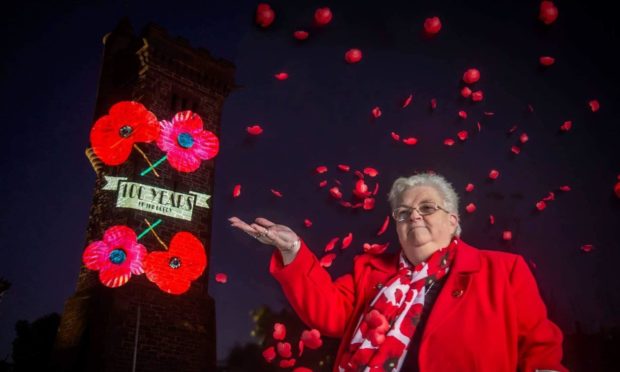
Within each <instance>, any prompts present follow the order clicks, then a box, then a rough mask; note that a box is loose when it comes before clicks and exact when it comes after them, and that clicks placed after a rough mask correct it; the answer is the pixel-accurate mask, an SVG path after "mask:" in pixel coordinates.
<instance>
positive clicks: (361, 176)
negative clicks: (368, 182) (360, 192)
mask: <svg viewBox="0 0 620 372" xmlns="http://www.w3.org/2000/svg"><path fill="white" fill-rule="evenodd" d="M353 173H355V177H357V178H359V179H364V173H362V172H360V171H358V170H355V172H353Z"/></svg>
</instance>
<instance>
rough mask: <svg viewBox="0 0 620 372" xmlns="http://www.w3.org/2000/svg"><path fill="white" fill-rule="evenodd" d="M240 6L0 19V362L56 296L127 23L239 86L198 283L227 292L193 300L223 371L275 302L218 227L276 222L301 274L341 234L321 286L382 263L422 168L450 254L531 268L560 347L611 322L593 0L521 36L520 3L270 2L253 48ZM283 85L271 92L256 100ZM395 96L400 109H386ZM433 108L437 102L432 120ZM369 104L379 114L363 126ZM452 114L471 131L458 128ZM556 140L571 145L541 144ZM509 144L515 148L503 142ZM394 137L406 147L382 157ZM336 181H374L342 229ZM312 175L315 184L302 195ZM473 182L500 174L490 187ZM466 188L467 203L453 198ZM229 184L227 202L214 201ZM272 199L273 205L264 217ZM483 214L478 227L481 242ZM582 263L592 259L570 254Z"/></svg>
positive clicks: (609, 62) (230, 103) (602, 94)
mask: <svg viewBox="0 0 620 372" xmlns="http://www.w3.org/2000/svg"><path fill="white" fill-rule="evenodd" d="M470 3H471V4H470ZM256 4H257V2H251V1H235V2H218V3H215V4H214V3H211V2H209V1H201V2H192V1H174V2H165V1H149V2H136V1H116V2H114V1H77V0H76V1H56V2H54V4H50V2H44V1H40V2H32V1H30V2H26V3H21V4H19V5H17V4H12V5H11V6H10V8H8V9H4V10H3V16H2V21H0V27H1V28H0V37H1V38H2V40H1V41H2V44H1V45H2V50H3V52H2V55H3V58H2V59H0V84H1V89H0V94H1V95H2V99H1V101H0V102H2V106H1V111H0V113H1V116H0V119H1V122H2V129H1V130H2V144H3V146H1V149H0V151H1V153H0V169H1V170H2V175H1V176H0V195H2V196H3V198H2V200H3V201H2V207H0V252H1V257H2V259H1V260H0V276H3V277H5V278H6V279H8V280H9V281H11V282H12V284H13V287H12V288H11V289H10V291H9V292H8V293H7V295H6V296H5V297H4V299H3V302H2V303H0V357H1V358H4V357H5V356H6V355H8V354H9V353H10V343H11V341H12V340H13V338H14V332H13V326H14V324H15V322H16V321H17V320H18V319H27V320H34V319H36V318H38V317H40V316H42V315H44V314H47V313H49V312H52V311H56V312H61V311H62V308H63V303H64V301H65V300H66V299H67V298H68V297H69V296H70V295H71V294H72V293H73V291H74V289H75V284H76V280H77V274H78V270H79V266H80V262H81V253H82V250H83V248H84V246H85V241H84V238H85V229H86V225H87V218H88V213H89V208H90V204H91V197H92V189H93V186H94V180H95V177H94V172H93V171H92V170H91V168H90V165H89V164H88V161H87V160H86V158H85V156H84V149H85V148H86V147H87V146H88V133H89V130H90V127H91V125H92V122H93V117H92V115H93V111H94V104H95V99H96V90H97V82H98V74H99V69H100V63H101V55H102V43H101V40H102V37H103V35H105V34H106V33H107V32H109V31H111V30H112V29H113V28H114V27H115V25H116V24H117V23H118V21H119V20H120V19H121V17H123V16H126V15H128V16H129V17H130V20H131V22H132V24H133V25H134V27H135V29H136V31H139V30H140V29H141V28H142V27H143V26H144V25H145V24H146V23H147V22H149V21H152V22H156V23H158V24H160V25H162V26H163V27H165V28H166V29H167V30H168V32H169V33H170V34H171V35H178V36H183V37H184V38H186V39H188V40H189V41H190V42H191V44H192V45H194V46H201V47H205V48H207V49H208V50H209V51H210V52H211V53H212V54H213V55H214V56H216V57H221V58H225V59H228V60H230V61H232V62H233V63H234V64H235V65H236V66H237V75H236V81H237V83H238V84H239V85H241V86H242V88H241V89H239V90H237V91H235V92H233V93H232V94H231V95H230V97H229V98H228V99H227V101H226V104H225V106H224V112H223V116H222V122H221V138H220V140H221V150H220V154H219V155H218V157H217V160H216V185H215V193H214V194H215V195H214V199H213V214H214V219H213V240H212V242H211V244H212V251H211V261H210V272H209V274H210V276H211V277H212V276H213V275H214V274H215V273H217V272H225V273H227V274H228V275H229V282H228V284H225V285H221V284H217V283H215V282H214V281H212V282H211V289H210V292H211V293H212V295H213V297H214V298H215V299H216V303H217V305H216V306H217V317H218V320H217V321H218V324H217V327H218V335H217V337H218V356H219V357H220V358H222V357H224V356H225V355H226V354H227V352H228V349H229V348H230V347H231V346H232V345H233V344H234V343H241V342H246V341H249V340H250V339H251V338H250V336H249V333H250V331H251V329H252V321H251V319H250V316H249V311H250V310H251V309H254V308H256V307H258V306H260V305H262V304H264V303H266V304H270V305H271V306H274V307H276V308H278V307H281V306H285V304H286V300H285V299H284V297H283V295H282V294H281V292H280V289H279V287H278V286H277V284H276V282H275V281H274V280H273V279H272V278H270V276H269V275H268V273H267V264H268V260H269V249H266V248H265V247H263V246H259V245H257V244H256V242H254V241H251V240H250V239H248V238H247V237H246V236H243V235H242V234H240V233H238V232H236V231H233V230H232V229H230V228H229V227H228V222H227V221H226V218H227V217H229V216H231V215H237V216H239V217H241V218H253V217H254V216H257V215H262V216H264V217H267V218H270V219H273V220H275V221H278V222H281V223H283V224H287V225H289V226H290V227H291V228H293V229H294V230H296V231H297V232H298V233H299V234H300V235H301V236H302V237H303V238H304V239H305V240H306V241H307V242H308V244H309V245H310V246H311V247H313V249H314V250H315V252H317V254H319V255H320V254H321V249H322V248H323V247H324V245H325V244H326V243H327V242H328V241H329V240H330V239H331V238H332V237H335V236H339V237H343V236H345V235H346V234H347V233H349V232H353V234H354V240H353V244H352V246H351V248H349V250H348V251H344V252H342V253H340V252H339V255H338V258H337V260H336V262H335V264H334V267H332V268H331V269H330V270H331V271H332V273H334V275H337V274H339V273H342V272H344V271H346V270H348V269H349V268H350V267H351V266H350V262H351V259H352V257H353V255H355V254H357V253H359V252H360V251H361V245H362V243H364V242H371V243H374V242H386V241H390V242H391V243H392V245H391V249H396V248H397V239H396V234H395V233H394V231H393V229H392V228H393V227H392V226H390V229H389V230H388V232H387V233H386V234H385V235H384V236H382V237H380V238H377V237H375V233H376V230H377V229H378V227H379V226H380V225H381V223H382V222H383V219H384V218H385V216H386V215H387V214H388V213H389V211H388V210H389V208H388V205H387V202H385V195H386V193H387V191H388V190H389V187H390V184H391V182H392V181H393V180H394V179H395V178H396V177H398V176H401V175H409V174H411V173H413V172H414V171H419V170H427V169H433V170H435V171H437V172H439V173H442V174H444V175H445V176H446V177H447V178H448V179H449V180H451V181H452V182H453V183H454V185H455V187H456V188H457V190H458V192H459V193H460V195H461V197H462V201H463V203H462V208H461V213H462V220H463V230H464V232H463V238H464V240H466V241H467V242H469V243H470V244H472V245H474V246H478V247H480V248H488V249H500V250H508V251H512V252H517V253H520V254H522V255H524V256H525V257H526V259H527V260H531V261H533V262H535V263H536V269H534V272H535V275H536V277H537V278H538V281H539V285H540V287H541V291H542V293H543V295H544V297H545V299H546V301H547V304H548V306H549V308H550V312H551V315H552V318H553V319H554V320H555V321H556V322H557V323H558V324H559V325H560V327H562V329H564V330H565V331H567V332H570V331H571V330H572V328H573V326H574V322H575V321H577V320H578V321H580V322H582V323H583V324H584V325H585V327H586V329H588V330H596V329H598V327H599V326H601V325H612V324H615V325H618V324H620V319H619V317H618V314H620V288H619V287H620V285H619V284H618V283H619V281H618V280H617V278H616V277H615V276H614V275H613V273H614V272H615V271H616V263H617V262H618V259H619V258H620V253H619V250H620V244H619V243H618V241H617V232H616V230H617V227H618V223H619V222H620V218H619V217H620V203H619V200H618V198H616V197H615V196H614V195H613V186H614V184H615V182H616V176H617V175H618V174H620V156H619V155H618V151H617V143H616V142H617V139H618V138H619V136H618V134H619V132H620V131H619V130H618V128H617V117H618V112H617V110H618V103H619V102H618V93H617V84H618V82H619V80H620V79H618V72H617V71H616V66H615V63H614V60H613V59H612V53H613V52H614V50H613V49H614V48H616V49H617V46H616V45H618V30H617V25H616V23H615V22H614V21H613V20H612V16H611V11H610V9H608V8H606V7H605V6H603V5H602V4H603V2H602V1H596V2H589V3H588V4H569V3H565V2H558V3H557V5H558V7H559V10H560V16H559V18H558V21H557V22H556V23H555V24H554V25H552V26H550V27H544V26H543V25H542V24H541V23H540V22H539V21H538V20H537V14H538V10H537V9H538V3H537V2H536V1H529V2H525V3H524V2H518V1H514V2H507V1H476V2H467V5H464V4H465V2H457V1H440V2H432V3H431V2H413V3H411V2H405V1H400V2H396V1H385V2H381V3H380V5H377V4H360V3H359V2H345V1H332V2H325V3H324V2H313V1H298V2H295V3H294V4H293V3H292V2H287V1H275V2H271V4H272V7H273V8H274V9H275V11H276V22H275V23H274V25H273V26H272V27H271V28H269V29H268V30H261V29H258V28H257V27H255V26H254V24H253V21H252V20H253V13H254V10H255V7H256ZM324 5H328V6H330V7H331V8H332V11H333V12H334V20H333V22H332V24H330V25H329V26H327V27H325V28H323V29H316V28H314V27H312V26H311V20H312V15H313V13H314V10H315V9H316V8H318V7H320V6H324ZM435 15H437V16H439V17H440V18H441V19H442V21H443V24H444V27H443V29H442V31H441V32H440V34H439V35H438V36H437V37H436V38H433V39H430V40H429V39H426V38H424V37H422V35H421V29H422V24H423V22H424V19H425V18H426V17H430V16H435ZM298 27H303V28H306V29H308V30H309V31H310V38H309V39H308V40H307V41H306V42H305V43H298V42H295V40H293V38H292V36H291V33H292V31H294V30H295V29H297V28H298ZM352 47H358V48H360V49H361V50H362V51H363V53H364V58H363V60H362V62H361V63H359V64H357V65H348V64H346V63H345V62H344V61H343V54H344V52H345V51H346V50H347V49H349V48H352ZM541 55H551V56H554V57H556V64H555V65H554V66H551V67H550V68H548V69H542V68H540V67H539V65H538V57H539V56H541ZM469 67H477V68H478V69H480V71H481V73H482V79H481V81H480V82H479V83H477V87H478V88H479V89H482V90H483V91H484V93H485V100H484V101H483V102H480V103H477V104H473V105H472V104H471V103H470V102H468V101H466V100H464V99H462V98H460V97H459V95H458V92H459V89H460V86H461V83H460V78H461V76H462V74H463V72H464V71H465V70H466V69H467V68H469ZM280 71H286V72H288V73H289V75H290V78H289V79H288V80H286V81H277V80H275V79H274V78H273V74H275V73H277V72H280ZM410 93H414V95H415V98H414V101H413V103H412V104H411V106H409V107H408V108H406V109H401V108H400V106H399V103H400V101H401V100H402V99H404V98H405V97H406V96H407V95H409V94H410ZM431 98H437V100H438V102H439V105H438V109H437V110H435V111H434V112H430V110H429V109H428V106H429V105H428V102H429V100H430V99H431ZM594 98H596V99H598V100H599V101H600V102H601V110H600V111H599V112H598V113H592V112H590V110H589V108H588V105H587V102H588V101H589V100H590V99H594ZM528 104H531V105H532V106H533V108H534V112H528V111H527V105H528ZM374 106H380V107H381V108H382V111H383V116H382V117H381V118H379V119H378V120H375V121H371V120H370V110H371V109H372V108H373V107H374ZM459 110H466V111H467V112H468V114H469V117H468V119H466V120H461V119H459V118H458V117H457V114H456V113H457V112H458V111H459ZM484 112H494V113H495V115H494V116H485V115H484V114H483V113H484ZM566 120H572V121H573V129H572V130H571V131H570V132H568V133H564V134H559V133H558V128H559V126H560V125H561V124H562V123H563V122H564V121H566ZM477 121H480V123H481V125H482V131H481V132H479V133H478V132H477V130H475V127H476V122H477ZM256 123H259V124H260V125H261V126H262V127H263V128H264V130H265V132H264V133H263V134H262V135H261V136H259V137H258V138H252V139H249V138H248V136H247V135H246V133H245V128H246V127H247V126H250V125H252V124H256ZM515 125H516V126H517V131H516V132H515V133H514V134H512V135H510V136H509V135H507V131H508V130H509V129H510V128H511V127H513V126H515ZM463 129H467V130H468V131H469V133H470V137H469V139H468V140H467V141H465V142H464V143H457V144H456V145H455V146H453V147H446V146H444V145H443V144H442V142H443V139H444V138H446V137H450V136H451V137H453V138H455V139H456V137H455V134H456V132H458V131H459V130H463ZM392 131H394V132H398V133H400V134H401V135H402V136H403V137H407V136H415V137H417V138H419V140H420V142H419V144H418V145H417V146H414V147H408V146H405V145H403V144H402V143H401V144H397V143H395V142H394V141H393V140H392V138H391V136H390V132H392ZM522 132H526V133H527V134H528V136H529V138H530V141H529V142H528V143H526V144H525V145H524V146H523V149H522V152H521V154H520V155H518V156H514V155H513V154H511V153H510V146H512V145H514V144H516V143H517V138H518V135H519V134H520V133H522ZM337 164H349V165H350V166H351V167H352V168H353V169H362V168H363V167H365V166H372V167H374V168H376V169H378V170H379V172H380V174H379V176H378V177H377V179H376V180H377V181H378V182H379V183H380V189H379V194H378V197H377V205H376V208H375V209H374V210H373V211H370V212H362V211H359V210H358V211H351V210H347V209H345V208H343V207H341V206H339V205H337V203H335V202H334V201H333V200H331V199H330V198H329V196H328V193H327V188H325V189H319V188H318V186H317V185H318V182H319V181H321V180H323V179H326V180H328V182H329V184H330V186H331V185H333V183H334V182H335V180H339V181H340V182H342V185H343V187H342V189H343V191H345V192H344V194H345V198H347V199H348V198H350V196H351V195H350V189H351V188H352V186H353V183H354V176H353V175H352V174H350V173H343V172H340V171H338V170H337V169H336V165H337ZM318 165H326V166H328V167H329V172H328V173H327V174H326V175H321V176H319V175H315V174H314V173H313V170H314V168H315V167H316V166H318ZM492 168H496V169H499V170H500V172H501V176H500V178H499V179H498V180H497V181H495V182H488V181H487V180H486V175H487V174H488V172H489V170H490V169H492ZM370 182H371V183H372V184H373V185H374V180H373V181H370ZM469 182H472V183H474V184H475V185H476V189H475V191H474V192H472V193H471V194H467V195H466V193H465V192H464V187H465V185H466V184H467V183H469ZM238 183H239V184H241V185H242V187H243V189H242V195H241V197H240V198H238V199H234V200H233V199H232V198H231V197H230V195H231V192H232V188H233V186H234V185H235V184H238ZM562 185H570V186H571V188H572V191H570V192H568V193H556V200H555V201H552V202H550V203H549V205H548V207H547V209H545V210H544V211H543V212H541V213H536V212H534V211H533V208H534V204H535V202H536V201H538V200H540V199H541V198H542V197H544V196H546V195H547V193H548V192H549V191H555V190H556V189H557V188H559V187H560V186H562ZM270 188H275V189H278V190H280V191H281V192H282V193H283V194H284V197H283V198H275V197H274V196H273V195H272V194H271V193H270V191H269V189H270ZM469 202H473V203H475V204H476V205H477V207H478V209H477V210H476V212H475V213H473V214H471V215H467V214H466V213H465V212H464V210H463V207H464V205H466V204H467V203H469ZM489 214H494V215H495V217H496V224H495V225H494V226H490V225H489V224H488V215H489ZM304 218H309V219H311V220H312V221H313V222H314V225H313V227H312V228H310V229H306V228H305V227H303V220H304ZM504 229H510V230H512V231H513V233H514V239H513V241H512V242H511V243H504V242H502V241H501V232H502V231H503V230H504ZM583 244H593V245H594V246H595V249H594V250H593V251H592V252H590V253H588V254H586V253H584V252H582V251H581V250H580V249H579V248H580V246H581V245H583Z"/></svg>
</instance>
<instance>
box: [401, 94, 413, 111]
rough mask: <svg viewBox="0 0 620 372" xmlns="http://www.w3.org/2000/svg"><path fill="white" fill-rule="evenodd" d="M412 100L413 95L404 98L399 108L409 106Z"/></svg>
mask: <svg viewBox="0 0 620 372" xmlns="http://www.w3.org/2000/svg"><path fill="white" fill-rule="evenodd" d="M412 100H413V94H410V95H409V96H408V97H407V98H405V100H404V101H403V104H402V105H401V108H405V107H407V106H409V105H410V104H411V101H412Z"/></svg>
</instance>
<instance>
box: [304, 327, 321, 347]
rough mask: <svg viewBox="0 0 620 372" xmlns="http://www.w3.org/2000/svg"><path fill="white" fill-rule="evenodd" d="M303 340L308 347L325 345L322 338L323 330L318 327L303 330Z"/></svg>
mask: <svg viewBox="0 0 620 372" xmlns="http://www.w3.org/2000/svg"><path fill="white" fill-rule="evenodd" d="M301 341H303V343H304V345H305V346H307V347H308V349H313V350H314V349H318V348H320V347H321V346H323V340H321V332H319V330H318V329H312V330H309V331H308V330H305V331H303V332H301Z"/></svg>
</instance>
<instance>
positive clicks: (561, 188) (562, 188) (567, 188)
mask: <svg viewBox="0 0 620 372" xmlns="http://www.w3.org/2000/svg"><path fill="white" fill-rule="evenodd" d="M560 191H564V192H567V191H570V186H566V185H564V186H560Z"/></svg>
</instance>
